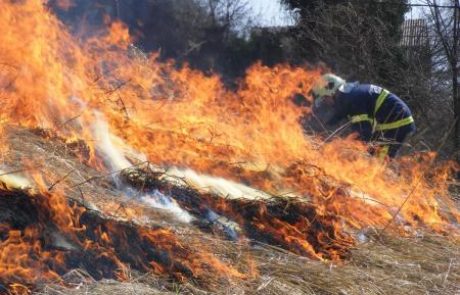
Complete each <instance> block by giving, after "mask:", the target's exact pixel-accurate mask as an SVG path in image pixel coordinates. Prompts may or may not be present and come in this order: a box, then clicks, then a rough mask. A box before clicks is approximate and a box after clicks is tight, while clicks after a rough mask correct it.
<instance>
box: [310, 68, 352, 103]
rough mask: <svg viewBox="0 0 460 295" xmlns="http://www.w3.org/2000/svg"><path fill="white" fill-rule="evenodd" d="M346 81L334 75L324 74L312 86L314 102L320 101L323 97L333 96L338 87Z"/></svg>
mask: <svg viewBox="0 0 460 295" xmlns="http://www.w3.org/2000/svg"><path fill="white" fill-rule="evenodd" d="M345 83H346V81H345V80H344V79H342V78H340V77H339V76H336V75H334V74H324V75H323V76H322V77H321V79H320V80H319V81H318V82H317V83H316V84H315V85H314V86H313V89H312V93H313V96H314V98H315V99H316V100H321V99H322V98H323V97H324V96H333V95H334V94H335V93H336V91H337V90H338V89H339V88H340V86H342V85H344V84H345Z"/></svg>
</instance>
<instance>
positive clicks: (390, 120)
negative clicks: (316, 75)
mask: <svg viewBox="0 0 460 295" xmlns="http://www.w3.org/2000/svg"><path fill="white" fill-rule="evenodd" d="M335 109H336V113H335V116H334V117H333V118H332V119H331V120H330V122H329V123H334V122H338V121H340V120H342V119H344V118H346V117H348V118H350V120H351V122H352V123H355V124H353V125H355V130H356V131H358V132H359V133H360V135H361V137H362V139H363V140H370V138H371V136H372V134H373V133H374V132H376V131H385V130H390V129H396V128H400V127H402V126H406V125H408V124H412V123H413V122H414V119H413V117H412V113H411V111H410V109H409V107H408V106H407V105H406V104H405V103H404V102H403V101H402V100H401V99H400V98H399V97H397V96H396V95H394V94H393V93H390V92H389V91H387V90H385V89H383V88H381V87H379V86H375V85H371V84H358V83H348V84H346V85H345V86H344V87H342V88H341V89H340V91H339V94H338V95H337V98H336V100H335ZM358 123H359V124H358Z"/></svg>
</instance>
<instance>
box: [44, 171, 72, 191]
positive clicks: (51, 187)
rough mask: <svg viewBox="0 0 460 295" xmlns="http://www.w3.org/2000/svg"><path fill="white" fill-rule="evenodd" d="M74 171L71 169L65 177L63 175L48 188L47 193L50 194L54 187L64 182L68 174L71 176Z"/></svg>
mask: <svg viewBox="0 0 460 295" xmlns="http://www.w3.org/2000/svg"><path fill="white" fill-rule="evenodd" d="M75 170H76V169H73V170H71V171H69V172H68V173H67V174H66V175H64V177H62V178H61V179H58V180H57V181H56V182H55V183H53V184H52V185H50V186H49V187H48V191H49V192H50V191H51V190H52V189H53V188H54V187H55V186H56V185H58V184H59V183H61V182H62V181H64V180H66V179H67V178H68V177H69V176H70V174H72V173H73V172H75Z"/></svg>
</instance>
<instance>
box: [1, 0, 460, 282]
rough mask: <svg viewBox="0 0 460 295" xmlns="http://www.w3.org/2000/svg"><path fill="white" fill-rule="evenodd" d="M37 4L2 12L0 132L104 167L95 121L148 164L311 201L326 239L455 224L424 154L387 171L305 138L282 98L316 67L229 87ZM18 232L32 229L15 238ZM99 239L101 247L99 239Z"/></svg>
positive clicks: (441, 179) (30, 0) (271, 71)
mask: <svg viewBox="0 0 460 295" xmlns="http://www.w3.org/2000/svg"><path fill="white" fill-rule="evenodd" d="M42 2H43V1H41V0H24V1H2V4H1V8H2V18H0V27H2V28H4V32H5V33H4V34H1V35H0V44H1V45H0V59H1V60H2V61H4V64H2V65H1V66H0V85H1V86H2V87H1V88H0V89H1V90H0V97H1V98H2V104H3V105H2V114H0V116H2V117H0V122H2V124H4V125H5V124H6V123H8V124H19V125H22V126H27V127H41V128H46V129H51V130H53V132H55V133H56V134H58V135H59V136H61V137H63V138H66V139H67V140H68V141H74V140H77V139H82V140H84V141H85V142H86V143H87V144H88V145H89V147H90V164H91V165H93V166H94V167H96V168H98V169H103V167H102V166H101V162H102V161H101V159H99V158H98V156H97V149H98V144H99V143H98V142H97V141H95V138H94V132H93V129H94V122H95V121H97V120H96V118H97V116H98V115H97V114H96V113H99V114H101V116H102V117H103V118H104V119H105V120H106V121H107V122H108V125H109V129H110V130H109V131H110V133H111V134H112V135H113V136H117V137H118V138H120V139H121V140H120V141H117V147H118V148H120V149H122V148H125V147H131V148H134V149H135V150H137V151H138V152H140V153H143V154H144V155H146V157H147V158H148V160H149V161H150V162H152V163H155V164H158V165H177V166H182V167H183V166H186V167H190V168H192V169H194V170H196V171H198V172H201V173H206V174H210V175H214V176H220V177H226V178H229V179H232V180H235V181H240V182H245V183H248V184H250V185H251V186H253V187H256V188H258V189H262V190H265V191H267V192H270V193H273V194H279V193H285V192H291V193H294V194H296V195H298V196H300V197H303V198H305V199H308V200H309V201H310V202H311V203H312V204H314V206H315V208H316V211H317V212H316V213H317V214H320V215H323V216H326V215H334V216H337V220H334V221H332V223H333V225H334V227H335V228H336V230H337V231H340V230H344V231H345V230H346V231H349V230H356V229H362V228H365V227H369V226H374V227H378V228H383V227H386V226H387V224H389V222H393V221H395V225H396V226H397V228H399V229H400V230H402V229H403V228H404V225H410V226H412V227H414V228H418V227H423V228H428V229H430V230H434V231H438V232H442V233H448V232H450V231H451V230H452V229H453V226H452V224H453V223H455V222H456V223H458V222H460V214H459V212H458V209H457V208H456V206H455V204H453V202H452V201H450V200H449V192H448V184H447V178H448V173H447V172H448V171H449V169H451V167H450V165H447V166H446V167H437V168H436V169H434V168H433V165H431V163H432V157H434V155H428V156H427V158H426V159H425V158H423V157H422V158H421V159H408V158H407V159H401V160H400V161H399V162H398V164H399V165H400V167H401V168H400V169H399V171H398V172H394V170H392V169H389V168H387V167H385V166H384V165H382V164H381V163H379V162H378V161H377V160H375V159H372V158H369V157H367V156H366V155H365V147H364V145H363V144H362V143H360V142H357V141H356V140H354V139H353V138H351V137H350V138H344V139H337V140H334V141H333V142H331V143H322V142H321V139H320V138H317V137H314V136H306V135H305V134H304V131H303V129H302V127H301V126H300V124H299V121H300V119H301V117H302V116H303V115H305V114H308V113H309V112H310V110H309V108H308V107H303V108H300V107H297V106H295V105H294V103H293V102H292V97H293V95H294V94H296V93H302V94H305V95H306V94H308V93H309V91H310V89H311V87H312V85H313V83H314V81H315V80H317V79H318V77H319V76H320V74H321V71H320V70H319V69H306V68H299V67H293V66H289V65H278V66H275V67H273V68H269V67H266V66H263V65H261V64H255V65H254V66H252V67H251V68H250V69H249V70H248V71H247V73H246V77H245V78H244V79H243V80H242V81H241V83H240V84H239V86H238V88H237V89H236V90H234V91H233V90H229V89H227V88H225V87H224V85H223V84H222V82H221V81H220V79H219V77H218V76H217V75H211V76H207V75H204V74H203V73H200V72H198V71H195V70H192V69H190V68H188V67H183V68H181V69H176V67H175V65H174V64H173V63H172V62H169V63H160V62H158V61H157V55H156V54H151V55H149V56H145V55H144V54H140V53H139V52H136V50H133V49H132V48H130V47H129V46H128V45H129V42H130V40H131V38H130V37H129V34H128V30H127V28H126V27H125V26H124V25H123V24H121V23H119V22H114V23H112V24H111V25H110V26H109V28H108V30H107V31H106V32H101V33H100V34H96V36H95V37H91V38H89V39H87V40H84V41H81V40H77V39H75V38H73V37H72V36H71V35H70V34H69V33H68V32H67V31H66V29H65V28H64V27H63V25H62V24H61V23H60V22H59V21H58V20H57V18H56V17H55V16H53V15H52V14H51V13H50V12H49V11H48V10H47V9H46V7H45V6H44V5H43V3H42ZM308 99H309V100H310V98H308ZM37 182H40V180H39V179H37ZM42 193H44V192H42ZM60 200H61V199H53V198H52V197H50V202H56V203H53V204H52V206H51V208H58V209H56V210H57V211H56V212H55V214H54V213H53V214H51V216H52V218H53V221H55V222H56V224H59V225H60V226H63V227H64V228H66V227H65V226H67V225H69V224H72V223H75V220H74V217H72V216H73V215H72V214H71V213H72V212H71V211H70V212H69V210H68V209H65V207H63V206H62V204H61V203H60V202H63V201H60ZM403 204H404V206H402V205H403ZM57 212H59V214H58V213H57ZM396 213H399V216H400V217H401V218H402V220H403V221H402V222H399V221H397V220H395V216H396ZM69 214H70V215H69ZM262 215H263V214H262ZM54 218H55V220H54ZM274 222H276V221H274ZM272 225H273V228H272V229H270V230H278V231H280V232H282V231H286V230H287V228H288V226H287V225H286V224H281V223H278V224H272ZM258 226H259V227H263V225H262V224H259V225H258ZM307 226H308V224H306V223H305V224H297V225H295V226H294V228H292V232H291V233H288V234H280V236H283V237H284V238H286V237H287V238H286V239H288V240H290V241H293V242H294V243H298V244H301V245H303V246H302V247H304V248H305V249H309V247H311V245H309V244H305V241H303V240H299V239H298V237H296V236H295V235H294V234H293V233H294V232H296V231H297V230H298V228H299V227H307ZM10 232H11V234H10V235H11V236H10V237H9V238H8V240H9V242H8V245H11V247H15V246H14V245H15V241H17V238H18V237H17V236H18V234H17V233H16V232H14V231H10ZM28 234H33V233H26V234H23V235H24V237H26V238H27V235H28ZM100 234H101V237H103V238H102V240H103V241H105V242H106V243H108V244H110V236H105V235H104V233H102V232H101V233H100ZM160 236H161V235H160ZM147 238H149V237H147ZM284 238H283V239H284ZM10 239H11V240H10ZM23 239H24V238H23ZM319 240H321V238H320V239H319ZM313 252H314V253H316V252H315V251H313ZM6 253H7V252H5V253H1V254H2V255H3V257H6V256H5V255H4V254H6ZM316 255H318V254H317V253H316ZM6 258H7V257H6ZM6 258H5V259H6ZM152 266H153V267H154V268H155V269H159V268H161V267H160V266H158V265H157V264H155V263H153V264H152ZM50 276H51V277H52V276H54V274H52V273H50Z"/></svg>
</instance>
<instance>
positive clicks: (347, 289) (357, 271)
mask: <svg viewBox="0 0 460 295" xmlns="http://www.w3.org/2000/svg"><path fill="white" fill-rule="evenodd" d="M12 132H13V133H10V134H12V135H11V137H10V142H11V147H12V148H11V149H10V152H9V153H8V154H7V155H6V156H5V160H6V164H7V165H8V167H9V168H10V169H20V168H21V167H22V162H23V160H24V159H26V158H27V159H28V160H30V159H33V160H34V161H33V163H34V165H37V166H40V167H41V170H43V171H53V172H54V173H55V174H56V175H60V176H61V178H62V177H64V176H65V175H68V174H69V171H74V172H72V173H71V174H69V176H68V177H66V178H65V179H62V180H59V178H56V179H53V180H51V182H52V183H50V185H51V184H53V183H56V182H58V183H57V184H56V185H55V188H58V187H59V186H61V185H66V186H69V187H74V189H72V190H71V191H70V192H69V197H70V198H74V199H78V200H80V201H81V200H82V198H83V199H84V202H86V203H88V204H89V203H92V204H94V205H95V206H96V207H98V208H99V210H101V211H104V210H106V211H105V212H104V213H106V214H108V215H113V216H118V217H119V218H128V215H129V214H128V213H129V212H128V211H129V209H130V208H135V209H136V210H137V211H138V212H142V214H141V215H142V216H139V218H138V219H136V220H135V222H138V223H143V224H157V225H158V224H159V225H162V226H166V227H171V228H173V229H174V231H175V233H176V234H177V236H178V237H179V238H181V239H182V240H183V241H184V242H186V243H187V244H189V245H190V246H191V247H201V248H206V249H212V252H213V254H214V255H215V256H217V257H219V259H221V260H222V261H225V262H227V263H228V264H231V265H233V266H235V267H236V268H238V269H246V270H248V269H249V268H250V267H249V266H251V265H255V266H256V267H255V269H256V271H255V272H253V275H252V276H249V277H248V278H247V279H245V280H229V281H227V282H226V283H220V282H219V281H216V282H214V283H213V284H212V286H213V287H212V288H203V286H200V285H199V284H198V283H197V282H194V281H193V280H192V281H188V282H182V283H179V282H175V281H172V280H171V279H170V278H169V277H161V276H157V275H153V274H142V273H138V272H136V271H134V270H132V272H131V273H130V280H128V281H127V282H116V281H109V280H103V281H95V280H93V279H92V278H90V277H89V276H88V275H87V274H85V273H84V271H72V272H70V273H69V274H68V275H66V276H65V277H64V283H63V284H62V283H60V284H47V285H45V286H39V288H38V289H37V290H35V294H53V295H54V294H56V295H57V294H59V295H60V294H75V295H80V294H81V295H83V294H96V295H98V294H101V295H107V294H136V295H137V294H343V295H345V294H369V295H370V294H372V295H373V294H376V295H377V294H379V295H380V294H452V295H454V294H457V295H458V294H460V243H459V241H458V240H455V239H450V238H448V237H442V236H436V235H432V234H428V233H426V234H425V235H422V234H419V235H418V236H417V237H409V238H402V237H395V236H393V235H390V234H385V235H384V236H381V237H378V236H377V235H376V234H375V233H369V234H367V237H366V242H364V243H361V244H358V245H357V246H356V247H355V249H353V250H352V251H351V255H350V258H349V259H348V260H346V261H343V262H341V263H332V262H318V261H313V260H310V259H308V258H305V257H301V256H297V255H294V254H292V253H289V252H286V251H284V250H281V249H278V248H276V247H273V246H270V245H264V244H260V243H258V242H254V241H239V242H232V241H228V240H225V239H222V238H219V237H217V236H214V235H212V234H210V233H206V232H203V231H200V230H199V229H198V228H196V227H194V226H193V225H192V224H183V223H178V222H176V221H175V220H174V218H172V217H171V216H168V214H164V213H162V212H159V211H158V210H154V209H151V208H147V207H146V206H145V205H143V204H141V203H139V202H137V201H136V200H135V199H127V198H124V197H122V196H120V195H119V193H118V192H117V191H116V190H114V189H113V184H112V183H111V178H110V176H105V177H103V176H102V175H100V173H98V172H96V171H94V170H93V169H91V168H89V167H87V166H85V165H83V164H81V163H80V162H79V161H78V160H77V159H76V158H75V155H74V154H73V153H72V151H70V150H69V149H68V147H67V146H66V145H64V144H62V143H59V141H50V140H48V139H44V138H43V137H42V136H39V135H37V134H34V133H31V132H30V131H27V130H20V129H16V130H13V131H12ZM88 179H92V180H91V181H88ZM80 183H83V184H81V185H79V186H77V187H76V186H75V185H77V184H80ZM107 204H112V205H111V206H108V205H107ZM113 206H117V208H118V209H117V210H114V208H113ZM125 213H126V214H125ZM369 232H371V231H369ZM205 289H206V290H205ZM210 290H212V291H210Z"/></svg>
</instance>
